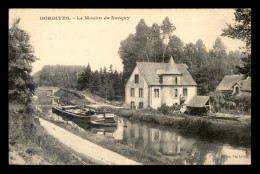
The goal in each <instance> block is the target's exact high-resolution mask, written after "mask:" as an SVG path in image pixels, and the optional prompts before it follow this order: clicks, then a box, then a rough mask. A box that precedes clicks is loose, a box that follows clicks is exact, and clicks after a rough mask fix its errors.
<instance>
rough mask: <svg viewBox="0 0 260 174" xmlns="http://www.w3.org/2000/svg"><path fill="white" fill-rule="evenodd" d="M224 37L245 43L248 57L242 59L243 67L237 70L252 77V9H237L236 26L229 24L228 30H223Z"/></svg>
mask: <svg viewBox="0 0 260 174" xmlns="http://www.w3.org/2000/svg"><path fill="white" fill-rule="evenodd" d="M222 35H223V36H227V37H230V38H232V39H240V40H242V41H244V42H245V44H246V47H245V49H246V52H247V53H248V55H247V56H244V57H243V59H242V60H243V62H244V63H243V66H237V68H238V70H239V72H241V73H242V74H244V75H245V76H251V9H247V8H242V9H241V8H238V9H236V12H235V24H234V25H233V26H232V25H231V24H228V26H227V28H225V29H223V33H222Z"/></svg>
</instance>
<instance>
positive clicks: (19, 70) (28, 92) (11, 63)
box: [8, 18, 36, 106]
mask: <svg viewBox="0 0 260 174" xmlns="http://www.w3.org/2000/svg"><path fill="white" fill-rule="evenodd" d="M19 23H20V18H18V19H15V20H14V22H13V24H12V25H11V27H10V28H9V30H8V97H9V101H11V102H17V103H20V104H25V105H26V106H27V104H29V103H30V102H31V99H32V95H33V93H34V89H35V84H34V82H33V78H32V76H31V75H30V73H31V71H32V65H31V64H32V63H33V62H34V61H35V60H36V57H35V56H34V55H33V53H34V50H33V47H32V45H31V44H30V35H29V34H28V33H27V32H26V31H25V30H23V29H21V28H20V27H19Z"/></svg>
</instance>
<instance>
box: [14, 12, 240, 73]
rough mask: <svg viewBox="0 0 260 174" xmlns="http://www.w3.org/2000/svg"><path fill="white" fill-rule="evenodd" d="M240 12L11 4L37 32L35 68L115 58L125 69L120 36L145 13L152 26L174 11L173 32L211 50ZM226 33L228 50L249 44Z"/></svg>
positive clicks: (29, 29) (102, 62)
mask: <svg viewBox="0 0 260 174" xmlns="http://www.w3.org/2000/svg"><path fill="white" fill-rule="evenodd" d="M234 12H235V10H234V9H9V23H10V24H12V22H13V19H14V18H18V17H19V18H20V19H21V21H20V27H21V28H22V29H24V30H26V31H27V32H28V33H29V34H30V36H31V39H30V43H31V44H32V45H33V47H34V55H35V56H36V57H37V58H39V60H37V61H36V62H34V63H33V64H32V66H33V71H32V74H34V73H35V72H37V71H39V70H40V69H41V68H42V67H43V66H44V65H58V64H59V65H82V66H87V64H88V63H90V66H91V69H92V70H99V69H100V67H104V66H106V67H107V68H108V67H109V66H110V64H112V65H113V68H114V69H116V70H118V71H122V70H123V64H122V61H121V59H120V56H119V54H118V50H119V47H120V42H121V41H122V40H124V39H126V38H127V37H128V36H129V34H134V33H135V28H136V25H137V24H138V22H139V21H140V19H144V20H145V22H146V24H147V25H148V26H152V24H153V23H157V24H158V25H161V24H162V21H163V20H164V19H165V17H166V16H168V17H169V19H170V22H171V23H173V25H174V26H175V27H176V30H175V31H174V32H173V34H174V35H176V36H178V37H179V38H180V39H181V40H182V41H183V43H184V45H185V44H187V43H196V41H197V40H198V39H201V40H202V41H203V42H204V44H205V46H206V48H207V50H209V49H211V48H212V47H213V44H214V42H215V40H216V39H217V37H219V36H220V35H221V33H222V29H223V28H226V23H231V24H233V23H234ZM48 17H49V18H51V20H50V19H49V20H47V19H48ZM58 17H59V18H58ZM105 17H107V18H108V19H105ZM61 18H63V20H60V19H61ZM220 38H221V39H222V42H223V43H224V44H225V45H226V47H227V51H236V50H239V47H241V46H244V43H243V42H242V41H240V40H235V39H230V38H228V37H220Z"/></svg>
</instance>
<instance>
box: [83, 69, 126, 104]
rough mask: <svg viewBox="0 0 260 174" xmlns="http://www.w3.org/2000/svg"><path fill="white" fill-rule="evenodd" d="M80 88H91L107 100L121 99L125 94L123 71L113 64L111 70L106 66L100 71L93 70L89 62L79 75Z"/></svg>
mask: <svg viewBox="0 0 260 174" xmlns="http://www.w3.org/2000/svg"><path fill="white" fill-rule="evenodd" d="M78 90H89V91H90V92H91V93H93V94H96V95H98V96H101V97H103V98H105V99H107V100H113V99H120V98H121V97H122V96H124V84H123V83H122V73H119V72H118V71H117V70H114V69H113V65H112V64H111V65H110V67H109V70H107V68H106V67H104V68H100V70H99V71H98V70H96V71H92V70H91V67H90V64H88V66H87V67H86V68H85V69H84V71H83V72H82V73H81V74H80V76H79V79H78Z"/></svg>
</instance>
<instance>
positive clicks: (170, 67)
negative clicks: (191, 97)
mask: <svg viewBox="0 0 260 174" xmlns="http://www.w3.org/2000/svg"><path fill="white" fill-rule="evenodd" d="M161 73H162V74H181V73H180V71H179V70H178V67H177V65H176V64H175V62H174V60H173V58H172V57H171V58H170V60H169V62H168V64H167V66H166V68H165V70H164V71H163V72H161Z"/></svg>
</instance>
